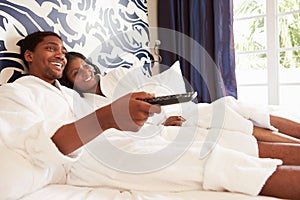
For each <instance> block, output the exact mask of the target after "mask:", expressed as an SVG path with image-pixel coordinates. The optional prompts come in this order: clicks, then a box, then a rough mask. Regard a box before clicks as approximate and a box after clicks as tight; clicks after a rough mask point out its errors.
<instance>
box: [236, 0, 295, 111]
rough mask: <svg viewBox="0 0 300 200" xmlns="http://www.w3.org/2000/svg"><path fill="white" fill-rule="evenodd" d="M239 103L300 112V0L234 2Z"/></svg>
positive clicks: (248, 0)
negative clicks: (275, 106)
mask: <svg viewBox="0 0 300 200" xmlns="http://www.w3.org/2000/svg"><path fill="white" fill-rule="evenodd" d="M233 6H234V40H235V52H236V77H237V84H238V99H240V100H243V101H247V102H252V103H253V102H255V103H258V104H270V105H281V106H292V107H293V108H295V109H296V108H297V109H298V110H299V111H300V0H233Z"/></svg>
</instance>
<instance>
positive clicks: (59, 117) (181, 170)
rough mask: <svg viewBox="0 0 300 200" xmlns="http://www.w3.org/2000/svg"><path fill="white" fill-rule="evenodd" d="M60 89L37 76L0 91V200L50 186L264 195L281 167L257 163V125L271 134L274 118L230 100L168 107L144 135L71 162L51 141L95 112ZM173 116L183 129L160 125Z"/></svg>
mask: <svg viewBox="0 0 300 200" xmlns="http://www.w3.org/2000/svg"><path fill="white" fill-rule="evenodd" d="M57 87H59V88H60V90H59V89H58V88H56V87H54V86H52V85H49V84H47V83H45V82H43V81H41V80H40V79H38V78H35V77H31V76H27V77H23V78H20V79H18V80H17V81H16V83H14V84H9V85H4V86H1V87H0V94H1V95H0V123H1V126H0V137H1V152H3V153H1V155H0V156H1V158H0V159H1V165H0V173H1V183H0V199H17V198H20V197H22V196H23V195H28V194H30V193H33V192H35V191H38V190H40V189H41V188H43V187H44V186H46V185H49V184H69V185H76V186H90V187H97V188H110V189H118V190H120V191H151V192H153V191H161V192H179V191H181V192H182V191H190V190H216V191H224V190H226V191H233V192H241V193H246V194H250V195H257V194H258V193H259V191H260V189H261V188H262V186H263V185H264V183H265V181H266V179H267V178H268V177H269V176H270V175H271V174H272V173H273V172H274V171H275V169H276V166H277V165H279V164H281V161H280V160H276V159H260V158H258V156H257V144H256V140H255V138H254V137H253V136H252V135H251V133H252V128H253V127H252V122H251V121H253V122H255V123H257V124H260V125H261V126H264V127H268V128H272V127H271V126H270V125H269V121H268V119H269V118H268V114H267V113H264V112H261V111H260V110H259V109H255V108H253V107H248V106H246V105H242V104H240V103H238V102H236V101H235V100H234V99H233V98H230V97H229V98H222V99H220V100H219V101H216V102H215V103H213V104H201V105H200V104H199V105H195V104H192V103H187V104H184V105H180V109H179V108H178V107H177V108H176V106H175V107H172V106H170V107H166V108H165V110H164V111H165V112H163V113H162V114H161V115H160V116H156V118H155V119H151V120H149V122H148V124H147V125H145V127H143V128H142V129H141V131H139V132H138V133H130V132H119V131H116V130H114V129H111V130H108V131H106V132H105V133H103V134H102V135H100V136H99V137H98V138H97V139H96V140H94V141H92V142H91V143H89V144H88V145H87V146H86V147H84V148H83V149H81V150H79V151H78V152H74V154H72V155H68V156H64V155H62V154H61V153H60V152H59V150H58V149H57V148H56V146H55V145H54V144H53V143H52V141H51V139H50V138H51V136H52V135H53V134H54V132H55V131H56V130H57V129H58V128H59V127H60V126H61V125H62V124H64V123H69V122H72V121H74V120H76V119H77V118H80V117H81V116H83V115H84V114H87V113H89V112H91V108H90V107H89V106H87V103H84V102H81V101H82V99H77V98H78V97H79V96H78V95H76V94H75V93H74V92H72V91H71V90H67V89H66V88H63V87H62V88H61V87H60V86H59V85H57ZM38 94H40V95H38ZM96 98H97V97H96ZM87 99H88V98H87ZM92 99H93V101H98V100H95V99H94V98H92ZM74 100H76V101H75V102H74ZM103 100H104V99H100V100H99V102H100V101H101V102H103ZM108 102H109V101H108ZM108 102H107V101H106V102H104V103H108ZM80 106H83V107H82V108H79V107H80ZM177 106H178V105H177ZM54 107H58V109H57V111H56V112H53V108H54ZM74 107H76V109H74ZM258 110H259V112H258ZM70 111H71V112H70ZM172 114H181V115H183V117H185V118H186V119H187V122H186V124H185V125H184V127H181V128H179V127H162V126H157V125H158V124H159V122H160V121H161V120H163V119H164V118H165V117H167V116H169V115H172ZM250 120H251V121H250ZM2 177H5V179H2ZM246 183H247V184H246Z"/></svg>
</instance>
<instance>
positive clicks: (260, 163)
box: [0, 32, 300, 199]
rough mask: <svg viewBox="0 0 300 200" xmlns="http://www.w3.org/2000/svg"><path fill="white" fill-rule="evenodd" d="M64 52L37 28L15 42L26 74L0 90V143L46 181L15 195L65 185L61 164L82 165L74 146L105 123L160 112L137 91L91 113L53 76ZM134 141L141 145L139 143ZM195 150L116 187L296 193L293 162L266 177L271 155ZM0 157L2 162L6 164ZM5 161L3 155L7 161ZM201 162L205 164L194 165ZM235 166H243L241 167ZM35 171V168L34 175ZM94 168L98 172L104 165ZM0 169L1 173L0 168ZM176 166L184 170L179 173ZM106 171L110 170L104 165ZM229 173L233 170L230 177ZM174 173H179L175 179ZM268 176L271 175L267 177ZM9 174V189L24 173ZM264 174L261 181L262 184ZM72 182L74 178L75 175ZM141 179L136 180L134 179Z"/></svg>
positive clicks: (134, 125)
mask: <svg viewBox="0 0 300 200" xmlns="http://www.w3.org/2000/svg"><path fill="white" fill-rule="evenodd" d="M65 52H66V50H65V48H64V45H63V42H62V40H61V39H60V37H59V36H58V35H56V34H55V33H52V32H36V33H33V34H30V35H28V36H27V37H26V38H25V39H24V40H23V41H22V42H21V54H22V56H23V58H24V61H25V63H27V64H28V68H29V76H26V77H22V78H20V79H18V80H17V81H15V83H13V84H7V85H4V86H1V88H0V94H1V95H0V110H1V116H0V117H1V118H0V120H1V127H0V133H1V140H2V142H3V144H5V146H8V147H9V149H11V150H13V153H17V154H18V155H21V156H22V158H25V161H26V165H30V166H32V168H33V167H34V171H32V172H31V171H30V172H29V173H30V174H31V173H32V174H36V176H37V179H38V178H41V177H42V176H43V175H44V173H42V172H44V171H43V170H46V171H47V172H48V173H49V175H48V177H47V178H46V180H44V181H43V182H42V183H41V184H36V185H35V187H33V188H29V189H27V188H25V189H26V190H25V189H24V191H23V193H22V194H21V195H19V196H17V197H20V196H22V195H24V194H26V193H28V192H31V191H34V190H36V189H38V188H40V187H42V186H43V185H45V184H49V183H65V178H64V176H65V174H64V169H65V168H64V166H68V165H69V164H71V165H72V167H73V166H75V167H76V165H73V162H74V161H76V160H79V161H81V162H82V163H84V164H87V163H89V161H88V160H84V157H83V158H82V157H80V156H81V155H80V151H76V150H78V149H80V147H81V146H83V145H84V144H86V143H88V142H89V141H91V140H93V139H94V138H96V137H97V136H98V135H99V134H101V133H102V132H103V131H105V130H108V129H110V130H111V128H115V129H118V130H128V131H138V130H139V129H140V127H141V126H143V124H144V122H145V121H146V120H147V118H148V116H151V115H153V114H154V113H159V112H160V108H159V107H157V106H151V105H150V104H147V103H145V102H143V101H140V100H138V99H144V98H152V97H153V95H151V94H146V93H143V92H141V93H134V94H129V95H126V96H124V97H122V98H120V99H118V100H116V101H115V102H113V103H111V104H109V105H107V106H104V107H102V108H100V109H99V110H96V111H95V112H92V110H89V109H87V108H86V107H85V102H84V101H83V99H82V98H80V96H79V95H78V94H77V93H76V92H74V91H73V90H70V89H66V88H65V87H62V86H60V84H59V83H58V82H57V80H56V79H58V78H60V77H61V75H62V71H63V69H64V66H65V64H66V60H65ZM81 107H82V108H81ZM4 115H5V116H4ZM12 123H13V124H12ZM141 143H142V144H143V141H142V142H141ZM145 144H146V143H145ZM253 144H255V143H253ZM3 146H4V145H3ZM147 147H148V146H147ZM150 147H153V148H154V149H155V148H156V147H159V146H155V143H153V145H152V146H150ZM175 149H176V147H175ZM197 149H198V148H193V149H192V150H189V151H187V152H186V153H185V155H186V156H185V157H183V159H180V160H179V161H178V162H176V163H174V165H172V166H170V168H169V167H167V168H165V170H162V171H160V172H158V173H157V174H151V173H150V174H143V175H141V176H138V175H133V176H132V175H130V174H126V173H125V174H123V177H121V178H120V182H119V183H118V185H115V187H118V188H119V187H120V188H123V189H136V188H137V189H139V188H144V189H145V190H147V189H148V188H147V187H146V186H147V185H148V186H149V187H150V186H155V185H156V184H155V183H159V182H160V183H161V182H168V183H170V184H169V185H168V186H169V188H170V189H171V188H172V189H173V191H176V189H178V190H180V189H182V185H181V184H183V185H185V187H186V189H187V190H188V189H203V188H205V189H215V190H217V189H220V190H222V189H226V190H229V191H235V192H244V193H248V194H258V193H259V192H260V189H261V188H262V192H261V194H266V195H275V196H279V197H284V198H296V197H297V195H298V194H299V191H300V189H299V184H298V185H297V183H298V182H297V180H299V176H300V172H299V168H296V166H295V169H294V168H288V169H287V170H286V168H284V169H282V168H278V169H277V171H276V172H275V173H274V174H273V175H272V176H271V174H272V173H273V172H274V171H275V170H276V168H277V165H279V164H280V163H281V162H279V161H278V160H263V159H259V158H257V157H254V156H250V155H247V154H245V153H242V152H238V151H233V150H231V149H226V148H223V147H218V146H216V148H215V149H214V150H213V152H212V153H211V155H210V156H209V157H207V159H204V160H200V159H198V152H197ZM103 153H105V152H103ZM188 155H192V156H188ZM228 155H230V156H228ZM2 156H3V155H2ZM229 158H230V159H229ZM227 159H228V160H227ZM1 160H3V159H1ZM5 161H6V160H4V162H3V163H4V164H2V166H1V167H3V165H4V166H5V165H7V163H6V162H5ZM7 161H10V160H8V159H7ZM23 161H24V160H22V162H23ZM25 161H24V162H25ZM231 161H232V162H231ZM220 163H222V164H220ZM200 164H201V166H202V165H203V166H205V167H202V168H201V166H200ZM235 164H237V165H238V168H234V166H235ZM241 164H243V165H244V167H245V168H241V166H240V165H241ZM178 166H179V168H178ZM22 167H23V166H22ZM36 168H37V169H36ZM67 169H68V168H67ZM72 169H74V168H72ZM96 169H97V168H96ZM96 169H95V170H96ZM239 169H241V170H239ZM249 169H250V170H249ZM40 170H42V172H41V173H38V172H40ZM99 170H105V168H101V169H99ZM106 170H107V169H106ZM178 170H179V171H180V172H181V173H176V175H174V174H173V173H174V172H176V171H177V172H178ZM0 171H1V172H2V170H0ZM37 171H38V172H37ZM182 171H184V172H183V174H182ZM189 171H190V172H189ZM58 172H59V173H58ZM78 172H79V171H78V170H77V171H76V169H75V173H73V175H75V176H76V175H79V174H78ZM95 172H96V171H95ZM105 172H107V171H104V172H102V174H103V173H104V176H102V177H101V178H108V179H109V178H110V176H107V175H108V173H106V174H105ZM108 172H113V171H112V170H108ZM188 172H189V173H188ZM229 172H231V175H230V173H229ZM233 172H239V173H236V174H233ZM248 172H251V173H252V174H253V173H254V174H255V175H256V176H252V174H248ZM76 173H77V174H76ZM100 173H101V171H99V173H95V174H94V176H86V175H83V177H82V178H84V177H86V178H88V179H89V180H94V181H95V183H96V184H95V185H89V186H98V183H99V182H100V184H99V185H101V183H102V182H101V181H104V180H101V179H98V178H97V177H98V175H99V174H100ZM180 174H181V176H179V175H180ZM220 174H221V175H222V177H223V176H224V177H223V178H222V181H221V180H220V181H219V180H217V179H216V178H214V177H221V176H218V175H220ZM110 175H112V174H110ZM182 175H183V176H182ZM187 175H189V176H187ZM172 176H173V177H172ZM270 176H271V178H269V177H270ZM9 177H10V179H13V178H12V177H14V174H11V175H9ZM166 177H167V179H166ZM187 177H188V178H187ZM235 177H237V179H238V180H243V181H245V182H248V181H250V182H251V183H252V184H251V188H250V187H248V186H245V187H244V186H243V185H245V184H240V181H238V182H237V183H235V184H233V179H235ZM16 178H17V180H16V181H15V182H13V183H14V184H13V185H12V187H10V188H14V186H15V185H16V184H18V183H19V182H20V180H21V178H23V176H21V177H20V176H18V177H16ZM115 178H118V176H117V177H115ZM168 178H170V179H168ZM172 178H173V179H172ZM268 178H269V179H268ZM24 179H25V178H24ZM266 179H268V180H267V181H266ZM76 180H77V181H78V179H76ZM143 180H145V181H143ZM150 180H152V182H150ZM278 180H280V181H278ZM111 181H112V180H111V179H109V180H108V183H110V184H112V183H113V182H111ZM173 181H177V182H173ZM141 182H142V183H143V184H140V183H141ZM253 182H254V184H253ZM265 182H266V184H265ZM73 183H74V182H73ZM288 183H289V184H288ZM75 184H76V183H75ZM88 184H92V182H88ZM202 184H203V185H202ZM29 185H30V184H29ZM5 186H6V185H5ZM121 186H122V187H121ZM130 186H132V187H133V188H131V187H130ZM156 186H157V187H158V188H157V189H161V188H160V187H162V186H163V185H162V184H157V185H156ZM249 186H250V185H249ZM6 187H8V186H6ZM202 187H203V188H202ZM280 187H285V189H283V190H284V191H280V190H279V188H280ZM0 188H2V187H0ZM3 188H4V187H3ZM174 188H175V189H174ZM5 193H6V190H5V189H3V190H2V189H1V191H0V194H1V195H5ZM11 194H12V193H10V194H9V195H11ZM0 197H1V198H2V197H3V196H0ZM9 197H10V196H9ZM14 197H15V196H14ZM4 198H7V196H4V197H3V199H4Z"/></svg>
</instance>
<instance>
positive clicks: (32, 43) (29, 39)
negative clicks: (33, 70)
mask: <svg viewBox="0 0 300 200" xmlns="http://www.w3.org/2000/svg"><path fill="white" fill-rule="evenodd" d="M47 36H55V37H57V38H59V39H60V40H62V39H61V37H60V36H59V35H58V34H57V33H54V32H51V31H37V32H34V33H31V34H29V35H27V36H26V37H25V38H24V39H21V40H19V41H18V43H17V45H18V46H20V48H21V58H22V60H23V61H24V63H25V65H26V67H29V66H28V63H27V61H26V60H25V58H24V53H25V52H26V50H29V51H34V49H35V47H36V46H37V45H38V44H39V43H40V42H42V41H43V40H44V38H45V37H47Z"/></svg>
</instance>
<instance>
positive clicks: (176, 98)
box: [143, 92, 197, 106]
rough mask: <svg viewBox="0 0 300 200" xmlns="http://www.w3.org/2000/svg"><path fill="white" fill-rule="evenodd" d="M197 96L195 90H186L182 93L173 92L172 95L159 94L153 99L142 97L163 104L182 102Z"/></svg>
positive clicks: (147, 100) (150, 101) (152, 102)
mask: <svg viewBox="0 0 300 200" xmlns="http://www.w3.org/2000/svg"><path fill="white" fill-rule="evenodd" d="M196 96H197V92H188V93H184V94H174V95H166V96H159V97H155V98H153V99H143V101H146V102H148V103H151V104H155V105H160V106H165V105H171V104H176V103H184V102H188V101H191V100H193V99H194V98H195V97H196Z"/></svg>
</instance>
